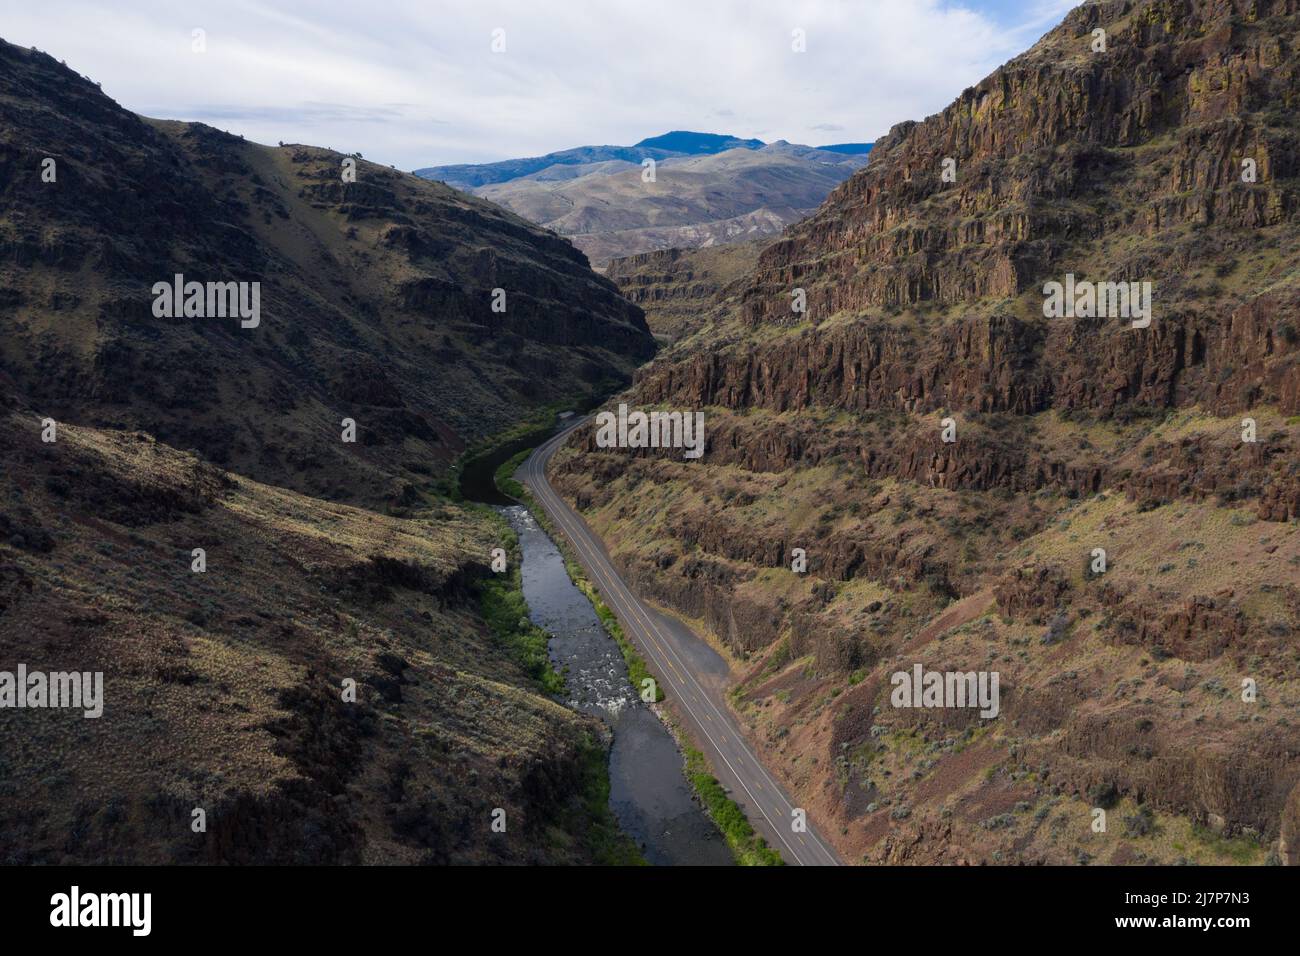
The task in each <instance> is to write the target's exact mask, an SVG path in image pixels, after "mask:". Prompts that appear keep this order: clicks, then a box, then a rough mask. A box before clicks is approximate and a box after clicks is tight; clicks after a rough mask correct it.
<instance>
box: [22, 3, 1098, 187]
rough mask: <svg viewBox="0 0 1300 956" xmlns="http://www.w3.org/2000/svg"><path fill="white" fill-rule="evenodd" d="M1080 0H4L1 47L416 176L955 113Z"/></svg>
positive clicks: (829, 135) (819, 134)
mask: <svg viewBox="0 0 1300 956" xmlns="http://www.w3.org/2000/svg"><path fill="white" fill-rule="evenodd" d="M1074 2H1075V0H803V2H790V0H304V2H289V0H284V2H269V0H218V2H198V0H113V2H112V3H105V2H103V0H96V2H77V0H41V2H38V3H27V4H20V3H19V2H18V0H7V2H6V6H7V7H8V9H7V10H6V11H5V15H4V18H3V19H2V20H0V31H2V32H0V35H3V38H4V39H6V40H8V41H10V42H11V43H17V44H20V45H22V46H35V47H37V48H39V49H42V50H44V51H46V52H47V53H49V54H51V55H52V56H54V57H55V58H56V59H60V60H65V61H67V63H68V65H69V66H70V67H72V68H73V69H75V70H76V71H78V72H79V73H83V74H85V75H86V76H89V77H90V78H91V79H93V80H96V81H98V82H100V83H102V84H103V88H104V92H106V93H107V94H109V95H110V96H112V97H113V98H114V99H116V100H117V101H118V102H119V103H121V104H122V105H123V106H125V107H127V108H128V109H131V110H134V111H136V112H138V113H143V114H145V115H147V116H156V117H164V118H168V119H183V120H199V121H202V122H205V123H210V124H211V125H213V126H216V127H219V128H221V129H225V130H229V131H231V132H235V133H242V134H243V135H245V136H246V137H248V138H249V139H252V140H256V141H258V142H263V143H276V142H279V141H285V142H296V143H310V144H313V145H319V146H328V147H332V148H334V149H338V150H342V151H345V152H361V153H362V154H364V155H365V157H366V158H367V159H372V160H375V161H378V162H382V163H388V164H392V165H395V166H397V167H398V168H400V169H413V168H417V167H421V166H431V165H441V164H444V163H460V162H490V161H493V160H498V159H507V158H513V157H519V156H534V155H539V154H542V153H547V152H551V151H552V150H556V149H564V148H567V147H570V146H582V145H599V144H617V145H630V144H632V143H635V142H637V141H638V140H640V139H643V138H645V137H647V136H653V135H657V134H659V133H664V132H667V131H669V130H674V129H689V130H699V131H704V132H717V133H731V134H734V135H737V136H742V137H751V136H753V137H758V138H759V139H763V140H766V141H768V142H771V141H773V140H777V139H786V140H790V141H791V142H797V143H807V144H810V145H813V146H819V145H825V144H828V143H840V142H869V141H872V140H875V139H877V138H879V137H880V136H882V135H883V134H884V133H886V132H887V131H888V130H889V128H890V127H891V126H892V125H893V124H895V123H897V122H900V121H902V120H906V119H923V118H924V117H926V116H928V115H929V114H931V113H934V112H937V111H938V110H940V109H942V108H943V107H944V106H945V105H947V104H948V102H949V101H951V100H952V99H953V98H954V97H955V96H956V95H957V94H959V93H960V92H961V91H962V90H963V89H964V88H965V87H967V86H970V85H971V84H973V83H975V82H976V81H978V80H979V79H981V78H982V77H984V76H985V75H987V74H988V73H989V72H991V71H992V70H993V69H994V68H996V67H997V66H998V65H999V64H1000V63H1002V62H1004V61H1005V60H1007V59H1010V58H1011V57H1012V56H1014V55H1015V54H1017V53H1019V52H1021V51H1022V50H1024V49H1025V48H1027V47H1028V46H1030V45H1031V44H1032V43H1033V42H1034V41H1035V40H1037V39H1038V38H1039V37H1040V36H1041V35H1042V34H1043V33H1045V32H1046V31H1047V30H1049V29H1050V28H1051V27H1052V26H1054V25H1055V24H1056V23H1058V22H1059V21H1060V19H1061V17H1062V16H1063V15H1064V14H1065V12H1066V11H1067V10H1068V9H1069V8H1070V7H1071V6H1073V5H1074ZM196 29H202V30H203V31H204V34H205V41H206V50H205V51H204V52H201V53H198V52H194V50H193V49H192V47H193V45H194V40H193V31H194V30H196ZM796 29H799V30H802V31H803V32H804V35H805V37H806V52H803V53H797V52H795V51H794V50H793V49H792V45H793V35H794V31H795V30H796ZM497 30H501V31H504V47H505V49H504V51H502V52H493V49H492V47H493V34H494V31H497Z"/></svg>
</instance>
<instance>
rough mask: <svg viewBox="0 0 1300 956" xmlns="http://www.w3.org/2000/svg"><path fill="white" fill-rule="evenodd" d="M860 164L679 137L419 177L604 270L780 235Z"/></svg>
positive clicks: (801, 149)
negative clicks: (647, 168) (662, 252)
mask: <svg viewBox="0 0 1300 956" xmlns="http://www.w3.org/2000/svg"><path fill="white" fill-rule="evenodd" d="M646 159H654V160H655V161H656V163H657V166H656V169H655V179H654V181H653V182H647V181H646V180H645V178H644V170H643V165H642V164H643V161H644V160H646ZM865 162H866V156H865V155H864V154H863V153H862V152H861V151H860V149H859V147H857V146H852V145H851V144H845V145H841V146H837V147H835V148H833V149H815V148H813V147H810V146H800V145H796V144H792V143H787V142H785V141H784V140H782V141H779V142H776V143H771V144H764V143H763V142H762V141H761V140H757V139H737V138H736V137H734V136H721V135H716V134H713V133H692V132H684V131H675V132H671V133H665V134H663V135H662V136H653V137H650V138H648V139H643V140H642V141H641V142H640V143H637V144H636V145H635V146H626V147H624V146H583V147H578V148H576V149H570V150H564V151H561V152H557V153H551V154H549V155H547V156H543V157H536V158H532V159H518V160H507V161H505V162H501V163H491V164H487V165H485V166H455V167H453V166H442V167H430V168H428V169H422V170H417V175H420V176H425V177H427V178H441V179H444V181H446V182H448V183H449V184H452V185H458V186H459V187H460V188H463V189H466V190H468V191H470V192H473V193H474V194H476V195H479V196H482V197H484V198H485V199H490V200H491V201H492V202H495V203H498V204H500V205H502V206H505V207H506V208H507V209H509V210H511V211H512V212H514V213H517V214H518V215H520V216H523V217H524V218H525V219H529V220H531V221H532V222H536V223H539V224H541V225H543V226H546V227H547V228H548V229H552V230H554V231H555V232H558V233H559V234H560V235H562V236H568V237H569V238H570V239H571V240H572V241H573V244H574V245H576V246H577V247H578V248H579V249H581V250H582V251H583V252H585V253H586V254H587V256H588V257H589V258H590V259H591V261H592V263H593V264H594V265H596V266H602V265H604V264H605V263H606V262H608V261H609V260H610V259H613V258H618V257H622V256H628V255H635V254H638V253H643V252H652V251H655V250H659V249H669V248H674V247H686V248H690V247H699V246H711V245H719V244H723V243H731V242H745V241H749V240H753V239H759V238H762V237H765V236H772V235H776V234H777V233H779V232H780V231H781V230H782V229H784V228H785V227H786V226H787V225H788V224H789V223H791V222H795V221H797V220H799V219H802V218H803V217H804V216H806V215H808V214H809V213H810V212H811V211H812V210H813V209H815V208H816V207H817V206H818V205H820V204H821V202H822V200H824V199H825V198H826V196H827V195H828V194H829V193H830V191H831V190H832V189H834V188H835V187H836V186H837V185H839V184H840V183H841V182H843V181H844V180H845V179H847V178H848V176H849V175H850V174H851V173H852V172H853V171H854V170H856V169H858V168H860V167H861V166H862V165H863V164H865Z"/></svg>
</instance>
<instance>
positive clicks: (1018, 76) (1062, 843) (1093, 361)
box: [554, 0, 1300, 863]
mask: <svg viewBox="0 0 1300 956" xmlns="http://www.w3.org/2000/svg"><path fill="white" fill-rule="evenodd" d="M1297 35H1300V4H1298V3H1296V2H1295V0H1104V2H1098V3H1086V4H1084V5H1082V6H1080V7H1079V8H1077V9H1076V10H1074V11H1073V12H1072V13H1070V14H1069V16H1068V17H1066V19H1065V21H1064V22H1063V23H1062V24H1061V26H1059V27H1058V28H1056V29H1055V30H1053V31H1052V32H1050V33H1049V34H1048V35H1047V36H1045V37H1044V38H1043V39H1042V40H1041V41H1040V42H1039V43H1038V44H1036V45H1035V46H1034V48H1033V49H1031V50H1030V51H1028V52H1027V53H1025V54H1024V55H1022V56H1020V57H1018V58H1016V59H1015V60H1013V61H1011V62H1010V63H1008V64H1006V65H1005V66H1003V67H1002V68H1000V69H999V70H997V71H996V72H994V73H993V74H992V75H991V76H989V77H987V78H986V79H984V80H983V81H981V82H980V83H979V84H977V85H976V86H974V87H972V88H970V89H968V90H966V91H964V92H963V93H961V95H960V96H959V97H958V98H957V99H956V100H955V101H954V102H953V104H952V105H951V106H949V107H948V108H947V109H945V110H944V111H943V112H942V113H940V114H937V115H935V116H932V117H930V118H928V119H926V120H925V121H923V122H907V123H902V124H900V125H898V126H896V127H895V128H894V129H893V130H892V131H891V132H890V134H889V136H888V137H886V138H885V139H884V140H882V141H881V142H880V143H878V144H877V145H876V147H875V150H874V152H873V154H872V160H871V163H870V165H869V166H868V167H867V168H865V169H863V170H861V171H859V172H858V173H856V174H855V175H854V176H853V177H851V178H850V179H849V180H848V181H846V182H845V183H844V184H843V185H841V186H840V187H838V188H837V189H836V190H835V191H834V192H833V193H832V194H831V196H830V197H829V198H828V200H827V201H826V203H825V204H824V205H823V206H822V207H821V208H820V209H819V210H818V212H817V213H816V214H815V215H813V216H811V217H810V218H808V219H807V220H804V221H803V222H800V223H798V224H796V225H794V226H791V227H790V228H789V229H788V230H787V231H786V233H785V234H784V235H783V236H782V237H781V238H780V239H779V240H776V241H774V242H773V243H771V244H770V245H768V246H767V247H765V249H764V250H763V252H762V253H761V254H760V256H759V259H758V262H757V265H756V267H755V268H754V269H753V271H752V272H751V273H750V274H749V275H748V276H747V277H746V278H744V279H743V280H741V281H740V283H739V285H738V286H736V287H734V289H733V292H732V294H731V296H730V299H729V301H717V302H715V303H714V304H713V305H712V306H711V308H710V310H709V311H707V312H706V313H705V314H703V315H701V316H700V318H699V320H698V322H697V328H696V330H695V331H694V332H693V333H692V334H690V335H688V336H687V337H686V338H684V339H683V340H682V341H681V342H679V343H677V344H675V345H674V346H673V347H671V348H670V349H668V350H666V351H665V352H663V353H661V355H660V356H659V357H658V358H657V359H656V360H655V361H654V362H652V363H651V364H649V365H647V366H645V367H644V368H643V369H641V370H640V371H639V372H638V374H637V378H636V382H635V385H634V387H633V389H632V391H631V392H630V393H629V394H627V395H624V396H622V397H621V398H620V400H621V401H630V402H632V403H633V404H637V403H639V404H641V405H644V406H647V407H648V406H661V407H669V408H680V409H703V410H704V411H705V416H706V422H707V428H706V431H707V436H708V441H707V450H706V453H705V455H704V457H703V459H702V460H701V461H699V462H684V461H682V460H681V458H680V456H673V455H670V454H668V453H665V452H660V451H657V450H638V449H601V448H597V447H596V446H595V442H594V437H593V435H592V434H591V433H590V432H587V433H584V434H581V435H580V436H579V438H578V439H577V440H576V441H575V442H573V443H572V444H571V447H570V448H569V449H568V450H567V451H565V452H564V453H562V454H561V455H558V456H557V458H556V460H555V465H554V470H555V481H556V482H557V484H559V485H560V486H561V487H562V488H563V489H564V490H565V491H566V492H567V493H568V494H569V495H570V497H571V498H572V499H573V500H574V501H576V502H577V503H578V505H579V506H580V507H582V508H583V509H584V510H585V511H586V513H587V516H588V519H589V520H590V521H591V522H592V523H593V525H594V526H595V527H596V528H597V530H599V531H600V532H602V534H603V535H604V536H605V538H606V540H607V541H608V542H609V543H610V545H611V551H612V552H613V556H614V558H615V560H616V561H618V562H619V563H620V564H621V565H622V566H623V567H624V569H625V570H626V571H627V573H628V574H629V576H630V577H631V578H632V579H633V580H635V581H637V582H638V584H639V586H640V587H641V588H642V589H643V590H644V591H645V592H646V593H647V594H649V595H651V596H653V597H655V598H656V599H658V600H660V601H662V602H663V603H664V604H666V605H668V606H670V607H672V608H674V609H676V610H678V611H679V612H681V613H683V614H684V615H686V616H688V617H691V618H693V619H695V620H696V621H697V622H698V623H699V625H700V626H701V627H703V628H705V629H707V630H708V631H710V632H711V633H712V634H713V635H714V636H715V637H716V639H717V640H718V642H719V645H720V646H722V647H723V648H725V649H727V650H728V652H729V653H731V654H732V662H733V669H734V672H735V674H736V677H737V679H738V680H739V682H740V685H741V686H740V694H739V696H738V697H737V698H736V700H737V709H738V711H739V713H740V714H741V715H742V716H743V717H744V718H745V719H746V721H747V722H748V724H749V726H750V730H751V732H752V734H753V736H754V738H755V740H756V741H757V742H758V743H759V745H760V746H761V747H762V748H763V749H764V750H765V751H766V753H767V754H768V756H769V757H770V758H771V759H772V761H773V762H774V763H775V764H776V766H777V767H778V768H779V770H780V772H781V773H782V775H783V776H784V777H785V779H786V781H787V782H788V783H789V784H790V785H791V786H792V787H793V788H794V789H795V790H796V792H797V793H798V794H799V797H800V799H801V800H802V801H803V805H805V806H808V807H811V808H812V809H813V812H815V813H821V814H823V815H824V817H825V819H826V821H827V826H825V827H824V829H825V830H826V831H827V832H829V834H830V835H831V837H832V838H833V839H835V840H836V841H837V842H838V843H839V844H840V848H841V850H842V852H844V853H845V855H847V856H850V857H853V858H865V859H866V860H868V861H875V862H924V861H931V862H939V861H942V862H1013V861H1045V862H1088V861H1093V860H1096V861H1100V862H1114V863H1130V862H1143V861H1149V862H1160V861H1163V862H1174V861H1176V860H1179V859H1183V860H1189V861H1202V862H1216V861H1220V862H1232V861H1235V862H1263V861H1264V860H1266V859H1270V858H1271V859H1277V860H1283V861H1287V862H1297V861H1300V859H1298V858H1297V856H1296V854H1295V845H1296V842H1297V841H1296V838H1295V832H1296V831H1295V825H1294V813H1293V812H1292V811H1288V810H1287V808H1288V807H1293V806H1294V804H1295V796H1294V794H1295V791H1296V787H1297V784H1298V783H1300V757H1297V754H1300V736H1298V735H1297V734H1298V733H1300V731H1297V726H1300V725H1298V724H1297V722H1296V721H1297V717H1298V716H1300V714H1297V707H1298V706H1300V682H1298V681H1297V679H1296V676H1295V675H1296V662H1297V651H1296V644H1295V637H1296V635H1297V634H1300V606H1297V603H1296V596H1295V582H1296V580H1297V575H1300V531H1298V525H1297V517H1298V516H1300V512H1298V510H1297V509H1298V507H1300V123H1297V120H1296V116H1297V115H1300V114H1297V111H1296V106H1297V105H1298V103H1297V100H1298V99H1300V50H1298V49H1297V47H1296V42H1295V37H1296V36H1297ZM1052 283H1059V284H1060V285H1061V286H1062V287H1063V288H1080V289H1092V290H1096V288H1097V286H1099V285H1101V284H1105V283H1114V284H1118V283H1124V284H1126V285H1125V292H1126V293H1128V292H1132V293H1133V299H1132V302H1131V304H1133V305H1134V306H1136V307H1137V308H1138V311H1137V312H1133V311H1131V310H1130V311H1128V312H1123V311H1120V310H1119V309H1117V308H1110V309H1103V310H1101V311H1090V310H1089V307H1088V305H1087V300H1086V299H1081V300H1078V301H1071V302H1070V303H1069V309H1068V310H1055V311H1054V310H1053V308H1052V307H1051V305H1052V303H1051V302H1050V299H1051V297H1052V288H1053V287H1052V285H1051V284H1052ZM1130 283H1133V284H1136V286H1129V285H1127V284H1130ZM1117 289H1118V286H1111V287H1107V286H1104V285H1101V297H1102V299H1101V301H1103V302H1105V301H1106V297H1107V296H1108V295H1117ZM1144 290H1148V291H1149V292H1150V296H1151V298H1150V303H1151V309H1150V312H1149V314H1145V315H1144V314H1141V306H1140V303H1141V301H1142V299H1141V296H1142V295H1143V294H1144ZM801 303H806V308H805V309H802V310H801V309H799V308H797V306H798V305H799V304H801ZM1119 304H1120V300H1119V299H1118V298H1115V299H1114V301H1113V302H1111V303H1110V305H1112V306H1118V305H1119ZM1076 305H1078V306H1080V308H1079V309H1078V310H1076V309H1075V308H1074V307H1075V306H1076ZM1076 316H1077V317H1076ZM1148 320H1149V321H1148ZM798 552H803V553H805V554H806V562H807V566H806V570H804V571H799V570H793V569H792V565H793V564H794V559H795V556H796V554H797V553H798ZM915 663H922V664H924V666H925V667H926V668H927V669H929V670H963V671H965V670H976V671H989V670H996V671H999V672H1000V673H1001V676H1002V682H1003V683H1002V686H1003V709H1002V712H1001V714H1000V716H999V717H997V718H996V719H995V720H992V721H988V720H982V719H980V718H978V717H976V718H974V719H972V720H965V718H966V717H968V716H969V715H967V714H957V715H955V714H953V713H951V712H946V711H943V710H939V711H933V710H906V709H898V708H896V707H894V706H893V705H892V704H891V701H890V693H889V692H890V675H891V674H893V673H894V672H895V671H910V669H911V667H912V666H913V665H914V664H915ZM958 717H961V718H962V719H961V720H958V719H957V718H958ZM1096 808H1103V809H1107V810H1109V811H1110V812H1111V814H1112V824H1111V827H1110V830H1109V831H1108V832H1109V836H1106V835H1103V834H1097V833H1094V832H1093V831H1092V830H1091V828H1090V822H1091V819H1092V817H1091V816H1090V814H1091V811H1092V810H1093V809H1096ZM1116 813H1118V814H1119V815H1118V817H1117V816H1115V814H1116ZM1288 813H1291V816H1288ZM1288 820H1290V821H1291V822H1290V823H1288Z"/></svg>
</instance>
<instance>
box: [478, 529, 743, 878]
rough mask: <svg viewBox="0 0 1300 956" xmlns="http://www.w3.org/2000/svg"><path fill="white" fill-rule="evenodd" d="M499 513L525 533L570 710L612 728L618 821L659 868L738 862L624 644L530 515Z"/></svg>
mask: <svg viewBox="0 0 1300 956" xmlns="http://www.w3.org/2000/svg"><path fill="white" fill-rule="evenodd" d="M500 510H501V511H502V513H503V514H504V515H505V516H506V518H507V520H508V521H509V522H510V526H511V527H512V528H513V529H514V530H515V533H516V534H518V535H519V544H520V548H521V549H522V551H523V567H522V574H523V586H524V598H525V599H526V600H527V602H528V616H529V618H530V619H531V620H532V621H533V623H534V624H536V625H537V626H539V627H541V628H543V629H544V630H545V631H546V632H547V633H548V634H550V635H551V639H550V643H549V649H550V656H551V662H552V663H553V664H554V666H555V669H556V670H557V671H559V672H560V673H562V674H564V675H565V678H566V681H567V684H568V692H569V699H568V704H569V706H571V707H573V708H575V709H577V710H581V711H584V712H585V713H589V714H594V715H596V716H597V717H599V718H600V719H602V720H604V721H605V723H607V724H608V725H609V726H610V728H611V729H612V730H613V732H614V742H613V745H612V747H611V748H610V755H609V783H610V800H609V802H610V807H611V809H612V810H613V811H614V815H615V816H616V817H617V818H618V822H619V824H620V825H621V826H622V827H623V830H624V831H625V832H626V833H627V834H628V835H629V836H631V837H632V839H634V840H635V841H636V842H637V845H638V846H640V847H641V851H642V854H643V855H644V856H645V858H646V860H648V861H649V862H650V863H652V864H655V865H656V866H661V865H677V866H681V865H704V866H728V865H731V864H732V863H733V862H734V860H733V859H732V856H731V851H730V850H729V849H728V847H727V844H726V842H725V841H724V840H723V838H722V834H721V833H719V832H718V828H717V827H716V826H714V825H713V821H711V820H710V819H709V817H708V815H707V814H706V813H705V811H704V809H703V808H702V807H701V806H700V804H699V803H698V801H696V800H695V798H694V794H693V792H692V790H691V788H690V785H689V784H688V783H687V782H686V778H685V776H684V775H683V773H682V755H681V753H680V752H679V751H678V749H677V744H676V742H675V741H674V740H673V738H672V735H671V734H669V733H668V730H667V729H666V728H665V727H664V725H663V724H662V723H660V722H659V719H658V718H657V717H656V716H655V715H654V714H653V713H652V712H651V711H650V708H649V707H647V706H646V705H645V704H644V703H642V702H641V699H640V697H639V696H638V695H637V692H636V691H635V690H634V689H633V688H632V685H631V683H630V682H629V680H628V676H627V666H626V665H625V664H624V662H623V655H622V654H621V653H620V652H619V649H618V645H617V644H615V643H614V639H613V638H612V637H610V636H609V634H607V633H606V631H605V629H604V627H603V626H602V625H601V623H600V618H599V617H597V616H596V610H595V608H593V607H592V606H591V602H590V601H588V600H587V596H586V595H585V594H583V593H582V592H581V591H579V590H578V588H577V587H576V586H575V585H574V583H573V581H571V580H570V579H569V574H568V571H567V570H566V569H565V567H564V558H563V556H562V555H561V554H560V551H559V549H558V548H557V547H556V546H555V543H554V542H553V541H552V540H551V539H550V537H549V536H548V535H547V534H546V532H545V531H543V530H542V529H541V527H539V526H538V524H537V521H536V519H534V518H533V516H532V515H531V514H530V513H529V512H528V509H526V508H524V507H522V506H519V505H512V506H508V507H503V508H501V509H500Z"/></svg>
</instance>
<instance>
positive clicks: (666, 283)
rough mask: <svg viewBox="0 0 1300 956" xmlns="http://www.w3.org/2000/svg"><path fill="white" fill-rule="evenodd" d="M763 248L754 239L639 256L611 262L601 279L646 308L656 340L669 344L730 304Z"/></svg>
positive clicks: (662, 250)
mask: <svg viewBox="0 0 1300 956" xmlns="http://www.w3.org/2000/svg"><path fill="white" fill-rule="evenodd" d="M763 245H764V242H763V240H756V241H753V242H739V243H733V244H730V245H722V246H704V247H701V248H698V249H660V250H659V251H657V252H643V253H640V254H638V255H635V256H626V257H624V258H622V259H614V260H611V262H610V263H609V265H608V266H607V267H606V268H605V275H606V276H607V277H608V278H609V279H610V281H612V282H613V283H614V284H615V285H617V286H618V290H619V292H621V293H623V297H624V298H626V299H627V300H628V301H629V302H632V303H635V304H636V305H638V306H640V307H641V308H642V309H643V310H645V317H646V324H647V325H649V326H650V330H651V331H652V332H654V333H655V335H656V336H658V337H659V338H661V339H664V340H666V341H668V342H674V341H676V340H677V339H679V338H682V337H683V336H685V335H687V334H689V333H691V332H694V331H696V330H697V329H699V327H700V326H701V325H703V323H704V320H705V316H707V315H708V314H709V313H710V312H712V311H714V310H716V309H719V308H727V307H731V306H732V305H733V303H734V297H735V295H736V294H737V293H738V292H739V289H740V286H741V280H742V279H743V278H744V277H745V276H746V275H747V274H748V273H749V271H750V270H751V269H752V268H753V266H754V262H755V260H756V259H757V258H758V254H759V252H760V251H761V250H762V249H763Z"/></svg>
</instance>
